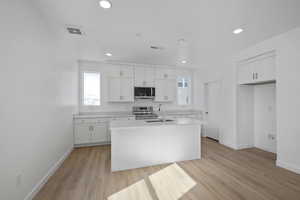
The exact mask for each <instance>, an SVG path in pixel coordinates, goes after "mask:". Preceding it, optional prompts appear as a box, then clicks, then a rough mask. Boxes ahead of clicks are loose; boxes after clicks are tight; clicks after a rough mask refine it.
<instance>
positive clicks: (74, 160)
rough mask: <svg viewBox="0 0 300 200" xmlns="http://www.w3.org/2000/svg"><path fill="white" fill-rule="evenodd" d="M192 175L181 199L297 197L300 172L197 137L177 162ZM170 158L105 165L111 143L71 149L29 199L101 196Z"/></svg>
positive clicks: (264, 155)
mask: <svg viewBox="0 0 300 200" xmlns="http://www.w3.org/2000/svg"><path fill="white" fill-rule="evenodd" d="M177 164H178V166H180V167H181V168H182V169H183V170H184V171H185V172H186V173H187V174H188V175H189V176H190V177H191V178H192V179H193V180H194V181H196V182H197V184H196V186H194V187H193V188H192V189H191V190H189V191H188V192H187V193H186V194H184V195H183V196H182V197H181V198H180V199H182V200H183V199H184V200H202V199H203V200H215V199H216V200H248V199H251V200H252V199H253V200H300V175H297V174H295V173H293V172H290V171H287V170H284V169H281V168H277V167H276V166H275V154H272V153H268V152H265V151H262V150H259V149H256V148H251V149H245V150H240V151H235V150H232V149H229V148H227V147H225V146H223V145H220V144H218V143H217V142H215V141H213V140H209V139H206V138H203V139H202V159H201V160H194V161H185V162H179V163H177ZM169 165H170V164H165V165H158V166H153V167H145V168H140V169H133V170H127V171H121V172H114V173H112V172H111V171H110V146H99V147H87V148H79V149H75V150H74V151H73V152H72V154H71V155H70V156H69V158H67V160H66V161H65V162H64V163H63V165H62V167H61V168H60V169H59V170H58V171H57V172H56V173H55V174H54V176H53V177H51V178H50V180H49V181H48V182H47V184H46V185H45V186H44V187H43V188H42V190H41V191H40V192H39V193H38V194H37V196H36V197H35V198H34V200H102V199H103V200H104V199H107V197H108V196H110V195H112V194H114V193H116V192H119V191H121V190H122V189H124V188H126V187H128V186H130V185H132V184H134V183H136V182H138V181H141V180H144V181H145V183H146V184H147V185H148V187H149V191H150V193H151V196H152V197H153V199H154V200H158V198H157V195H156V194H155V189H154V188H153V187H151V183H150V181H149V176H150V175H151V174H154V173H155V172H158V171H159V170H161V169H164V168H165V167H167V166H169Z"/></svg>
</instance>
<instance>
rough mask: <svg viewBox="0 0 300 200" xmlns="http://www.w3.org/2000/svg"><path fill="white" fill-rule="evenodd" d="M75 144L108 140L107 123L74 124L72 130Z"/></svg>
mask: <svg viewBox="0 0 300 200" xmlns="http://www.w3.org/2000/svg"><path fill="white" fill-rule="evenodd" d="M74 136H75V145H76V144H89V143H91V144H92V143H105V142H108V141H109V138H108V131H107V124H106V123H99V124H76V125H75V130H74Z"/></svg>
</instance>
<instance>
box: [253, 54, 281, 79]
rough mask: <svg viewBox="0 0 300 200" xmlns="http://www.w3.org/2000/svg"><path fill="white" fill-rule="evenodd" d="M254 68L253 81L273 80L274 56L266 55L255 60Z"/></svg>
mask: <svg viewBox="0 0 300 200" xmlns="http://www.w3.org/2000/svg"><path fill="white" fill-rule="evenodd" d="M256 63H257V64H256V66H255V69H254V72H255V73H256V74H255V81H257V82H264V81H272V80H275V79H276V77H275V57H274V56H272V57H267V58H264V59H261V60H258V61H257V62H256Z"/></svg>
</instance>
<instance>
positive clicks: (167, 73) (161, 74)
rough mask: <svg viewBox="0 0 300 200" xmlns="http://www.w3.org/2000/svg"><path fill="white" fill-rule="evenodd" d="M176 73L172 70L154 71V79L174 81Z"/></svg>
mask: <svg viewBox="0 0 300 200" xmlns="http://www.w3.org/2000/svg"><path fill="white" fill-rule="evenodd" d="M175 78H176V73H175V70H172V69H156V71H155V79H175Z"/></svg>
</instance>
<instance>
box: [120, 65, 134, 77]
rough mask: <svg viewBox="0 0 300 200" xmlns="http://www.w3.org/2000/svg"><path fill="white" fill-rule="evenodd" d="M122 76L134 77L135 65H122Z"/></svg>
mask: <svg viewBox="0 0 300 200" xmlns="http://www.w3.org/2000/svg"><path fill="white" fill-rule="evenodd" d="M120 77H122V78H133V67H130V66H121V67H120Z"/></svg>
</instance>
